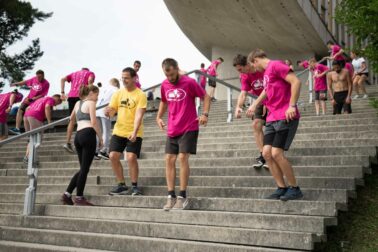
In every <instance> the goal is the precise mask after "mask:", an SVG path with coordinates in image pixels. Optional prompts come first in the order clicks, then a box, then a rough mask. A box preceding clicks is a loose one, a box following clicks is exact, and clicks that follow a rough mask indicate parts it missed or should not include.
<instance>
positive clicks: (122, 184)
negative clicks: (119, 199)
mask: <svg viewBox="0 0 378 252" xmlns="http://www.w3.org/2000/svg"><path fill="white" fill-rule="evenodd" d="M118 185H120V186H126V183H125V180H119V181H118Z"/></svg>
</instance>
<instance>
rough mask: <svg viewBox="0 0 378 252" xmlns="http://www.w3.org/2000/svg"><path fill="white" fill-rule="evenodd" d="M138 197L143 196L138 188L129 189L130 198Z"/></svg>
mask: <svg viewBox="0 0 378 252" xmlns="http://www.w3.org/2000/svg"><path fill="white" fill-rule="evenodd" d="M138 195H143V194H142V191H141V190H139V188H138V187H132V188H131V196H138Z"/></svg>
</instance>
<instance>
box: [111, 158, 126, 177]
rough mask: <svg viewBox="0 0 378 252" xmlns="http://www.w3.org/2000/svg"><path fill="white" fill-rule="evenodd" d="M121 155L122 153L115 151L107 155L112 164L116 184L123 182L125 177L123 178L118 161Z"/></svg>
mask: <svg viewBox="0 0 378 252" xmlns="http://www.w3.org/2000/svg"><path fill="white" fill-rule="evenodd" d="M121 154H122V153H120V152H116V151H112V152H110V154H109V159H110V162H111V163H112V169H113V172H114V175H115V177H116V179H117V182H118V183H120V182H124V181H125V177H124V176H123V168H122V164H121V161H120V158H121Z"/></svg>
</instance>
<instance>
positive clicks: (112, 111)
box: [104, 106, 117, 118]
mask: <svg viewBox="0 0 378 252" xmlns="http://www.w3.org/2000/svg"><path fill="white" fill-rule="evenodd" d="M116 113H117V110H116V109H115V108H112V107H109V106H108V107H106V108H105V109H104V114H105V116H107V117H109V118H110V117H114V116H115V114H116Z"/></svg>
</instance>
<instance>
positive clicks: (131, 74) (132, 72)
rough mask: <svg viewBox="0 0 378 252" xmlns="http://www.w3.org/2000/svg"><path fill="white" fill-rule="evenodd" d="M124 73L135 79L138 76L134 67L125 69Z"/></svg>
mask: <svg viewBox="0 0 378 252" xmlns="http://www.w3.org/2000/svg"><path fill="white" fill-rule="evenodd" d="M122 73H129V74H130V76H131V78H134V77H135V76H136V75H137V73H136V72H135V70H134V68H132V67H126V68H124V69H123V70H122Z"/></svg>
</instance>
